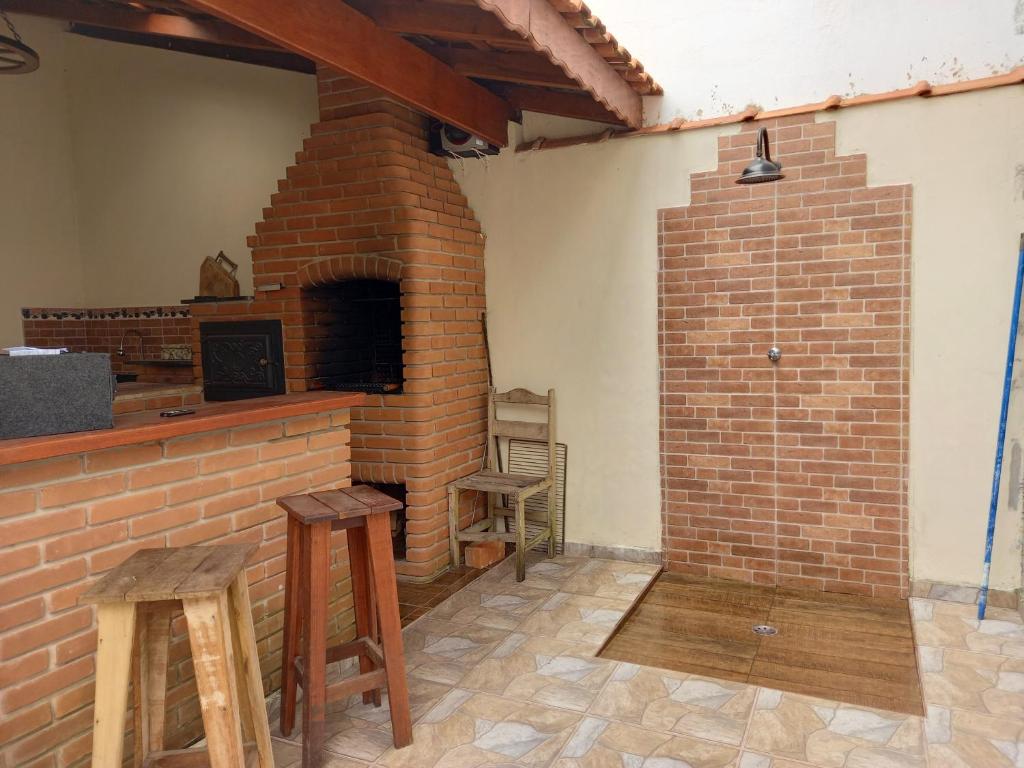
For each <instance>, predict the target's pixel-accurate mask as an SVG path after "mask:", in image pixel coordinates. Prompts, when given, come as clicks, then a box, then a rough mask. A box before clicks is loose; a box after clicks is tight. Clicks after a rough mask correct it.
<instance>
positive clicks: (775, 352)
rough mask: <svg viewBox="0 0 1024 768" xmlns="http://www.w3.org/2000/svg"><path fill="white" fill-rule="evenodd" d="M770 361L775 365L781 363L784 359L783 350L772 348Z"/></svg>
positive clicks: (769, 356)
mask: <svg viewBox="0 0 1024 768" xmlns="http://www.w3.org/2000/svg"><path fill="white" fill-rule="evenodd" d="M768 359H769V360H771V361H772V362H773V363H777V362H779V360H781V359H782V350H781V349H779V348H778V347H772V348H771V349H769V350H768Z"/></svg>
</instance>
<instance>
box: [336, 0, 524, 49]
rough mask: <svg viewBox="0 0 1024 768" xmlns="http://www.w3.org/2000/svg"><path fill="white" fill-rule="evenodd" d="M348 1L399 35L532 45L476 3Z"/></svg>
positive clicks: (388, 0) (521, 45) (389, 30)
mask: <svg viewBox="0 0 1024 768" xmlns="http://www.w3.org/2000/svg"><path fill="white" fill-rule="evenodd" d="M349 4H350V5H353V6H355V8H356V9H357V10H359V11H360V12H362V13H364V14H366V15H367V16H369V17H370V18H371V19H373V20H374V21H375V22H376V23H377V26H379V27H380V28H381V29H384V30H387V31H388V32H395V33H397V34H400V35H424V36H427V37H432V38H434V39H435V40H455V41H465V42H470V41H479V42H484V43H490V44H493V45H497V46H512V47H524V48H529V47H530V45H529V43H527V42H526V41H525V40H523V38H522V36H520V35H517V34H516V33H515V32H512V31H510V30H508V29H506V28H505V25H504V24H502V23H501V22H500V21H499V20H498V19H496V18H495V17H494V14H493V13H489V12H488V11H483V10H481V9H480V8H478V7H477V6H475V5H450V4H444V3H422V2H417V3H409V2H405V1H404V0H349Z"/></svg>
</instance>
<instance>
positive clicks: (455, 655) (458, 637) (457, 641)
mask: <svg viewBox="0 0 1024 768" xmlns="http://www.w3.org/2000/svg"><path fill="white" fill-rule="evenodd" d="M506 637H508V632H506V631H505V630H502V629H491V628H490V627H484V626H479V625H477V624H457V623H455V622H452V621H439V620H437V619H432V618H429V617H424V618H422V619H420V620H419V621H417V622H416V623H415V624H413V625H411V626H409V627H406V628H405V630H404V631H403V632H402V638H403V640H404V643H405V668H406V672H407V673H408V674H410V675H414V676H416V677H421V678H424V679H427V680H433V681H435V682H438V683H446V684H448V685H455V684H457V683H458V682H459V680H460V679H462V677H463V676H464V675H465V674H466V673H467V672H469V671H470V670H471V669H473V668H474V667H475V666H476V665H477V664H479V663H480V661H482V660H483V659H484V658H485V657H486V656H487V655H488V654H489V653H490V652H491V651H493V650H494V649H495V648H496V647H497V646H498V644H499V643H500V642H501V641H502V640H504V639H505V638H506Z"/></svg>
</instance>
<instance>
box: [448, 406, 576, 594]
mask: <svg viewBox="0 0 1024 768" xmlns="http://www.w3.org/2000/svg"><path fill="white" fill-rule="evenodd" d="M499 405H502V406H506V407H510V406H511V407H518V406H533V407H536V406H543V407H544V408H545V409H546V411H547V420H546V421H544V422H533V421H508V420H504V419H499V418H498V413H497V407H498V406H499ZM502 438H522V439H526V440H537V441H546V442H547V444H548V471H547V475H546V476H544V477H538V476H535V475H519V474H511V473H508V472H501V471H499V469H498V467H499V451H500V450H501V440H502ZM555 458H556V454H555V390H553V389H549V390H548V394H547V396H546V397H545V396H544V395H537V394H534V393H533V392H530V391H529V390H527V389H512V390H509V391H508V392H500V393H499V392H495V391H494V388H493V387H491V389H490V392H489V394H488V397H487V469H485V470H482V471H480V472H474V473H473V474H472V475H469V476H468V477H463V478H461V479H459V480H456V481H455V482H454V483H452V484H451V485H449V486H448V531H449V540H450V543H451V549H452V565H454V566H458V565H459V562H460V555H459V542H460V541H512V542H515V545H516V580H517V581H522V580H523V579H525V578H526V553H527V551H528V550H530V549H532V548H533V547H534V546H536V545H537V544H539V543H540V542H541V541H543V540H544V539H547V541H548V557H554V556H555V525H554V521H555V493H554V486H555ZM464 490H465V491H481V492H483V493H485V494H486V495H487V517H486V518H484V519H483V520H481V521H480V522H478V523H474V524H472V525H470V526H469V527H468V528H466V529H465V530H464V531H460V530H459V496H460V494H461V492H462V491H464ZM544 491H548V512H547V523H546V526H545V528H544V529H543V530H542V531H540V533H538V534H537V535H535V536H534V537H533V538H532V539H530V540H529V541H527V540H526V500H527V499H528V498H530V497H531V496H533V495H534V494H537V493H542V492H544ZM502 496H505V497H507V498H508V505H507V506H502V505H499V504H498V503H497V501H498V498H499V497H502ZM510 517H511V518H514V519H515V531H514V532H511V533H510V532H509V531H508V526H507V525H506V521H507V519H508V518H510Z"/></svg>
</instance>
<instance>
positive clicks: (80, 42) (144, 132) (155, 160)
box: [68, 35, 317, 306]
mask: <svg viewBox="0 0 1024 768" xmlns="http://www.w3.org/2000/svg"><path fill="white" fill-rule="evenodd" d="M68 49H69V72H68V83H69V88H68V90H69V93H70V100H71V104H70V114H71V136H72V141H73V145H74V162H75V176H76V179H77V189H78V205H79V209H78V210H79V215H78V220H79V228H80V232H81V240H80V243H81V251H82V259H83V261H84V263H85V265H86V296H87V299H88V301H89V302H90V303H91V304H93V305H101V306H110V305H118V304H126V303H127V304H131V303H142V304H166V303H176V302H178V301H180V300H181V299H184V298H190V297H191V296H194V295H195V294H196V293H197V292H198V289H199V286H198V270H199V264H200V263H201V262H202V260H203V257H204V256H215V255H216V254H217V252H218V251H221V250H223V251H224V252H225V253H226V254H227V255H228V256H229V257H230V258H231V259H233V260H234V261H236V262H237V263H238V264H239V277H240V281H241V284H242V291H243V293H245V292H251V290H252V258H251V256H250V252H249V249H248V248H247V247H246V245H245V238H246V236H247V235H250V234H252V233H253V226H254V223H255V222H256V221H258V220H260V218H261V209H262V208H263V206H265V205H268V204H269V201H270V195H271V193H272V192H274V191H276V188H277V187H276V182H277V179H279V178H281V177H282V176H283V175H284V169H285V168H286V167H287V166H288V165H290V164H291V162H292V161H293V159H294V155H295V152H296V151H298V150H299V149H301V148H302V139H303V138H304V137H305V136H308V135H309V125H310V123H312V122H314V121H315V120H316V119H317V106H316V81H315V78H313V77H311V76H309V75H302V74H297V73H293V72H283V71H280V70H274V69H268V68H266V67H257V66H252V65H247V64H238V63H233V62H225V61H218V60H214V59H207V58H202V57H199V56H187V55H184V54H180V53H173V52H168V51H160V50H156V49H152V48H140V47H137V46H130V45H118V44H114V43H108V42H103V41H97V40H92V39H89V38H84V37H78V36H74V35H72V36H69V40H68Z"/></svg>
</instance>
